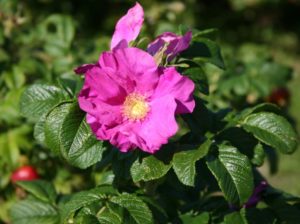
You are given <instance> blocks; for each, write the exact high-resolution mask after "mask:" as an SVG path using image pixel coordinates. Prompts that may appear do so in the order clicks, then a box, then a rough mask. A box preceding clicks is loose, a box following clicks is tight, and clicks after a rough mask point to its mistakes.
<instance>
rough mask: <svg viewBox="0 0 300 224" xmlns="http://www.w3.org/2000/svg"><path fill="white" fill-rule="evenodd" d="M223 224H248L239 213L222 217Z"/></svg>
mask: <svg viewBox="0 0 300 224" xmlns="http://www.w3.org/2000/svg"><path fill="white" fill-rule="evenodd" d="M224 223H225V224H233V223H238V224H248V222H247V219H246V218H245V217H244V216H242V215H241V214H240V213H239V212H233V213H230V214H228V215H226V216H225V217H224Z"/></svg>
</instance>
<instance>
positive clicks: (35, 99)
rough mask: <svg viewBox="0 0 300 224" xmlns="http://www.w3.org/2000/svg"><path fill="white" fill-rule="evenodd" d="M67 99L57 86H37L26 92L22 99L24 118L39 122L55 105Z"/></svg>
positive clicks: (21, 106) (21, 105)
mask: <svg viewBox="0 0 300 224" xmlns="http://www.w3.org/2000/svg"><path fill="white" fill-rule="evenodd" d="M64 99H66V97H65V95H64V93H63V91H62V90H61V89H59V88H57V87H56V86H50V85H44V84H35V85H32V86H30V87H29V88H28V89H26V90H25V91H24V93H23V94H22V96H21V99H20V109H21V113H22V115H23V116H25V117H27V118H28V119H32V120H38V119H39V118H40V117H41V116H42V115H45V114H46V113H47V112H48V111H49V110H50V109H52V108H53V107H54V106H55V105H57V104H58V103H60V102H61V101H63V100H64Z"/></svg>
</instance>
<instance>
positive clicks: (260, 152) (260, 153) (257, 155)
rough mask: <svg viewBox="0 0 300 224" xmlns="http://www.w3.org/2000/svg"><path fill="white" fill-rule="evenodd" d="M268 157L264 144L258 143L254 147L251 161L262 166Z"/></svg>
mask: <svg viewBox="0 0 300 224" xmlns="http://www.w3.org/2000/svg"><path fill="white" fill-rule="evenodd" d="M265 157H266V154H265V150H264V147H263V145H262V144H260V143H258V144H257V145H256V146H255V148H254V154H253V158H252V159H251V162H252V163H253V164H254V165H256V166H262V165H263V164H264V159H265Z"/></svg>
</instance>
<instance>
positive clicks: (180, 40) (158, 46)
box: [147, 31, 192, 61]
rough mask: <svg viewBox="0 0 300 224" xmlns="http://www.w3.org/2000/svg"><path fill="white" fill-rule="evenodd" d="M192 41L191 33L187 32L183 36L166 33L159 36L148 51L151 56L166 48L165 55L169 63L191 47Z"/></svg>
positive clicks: (149, 46)
mask: <svg viewBox="0 0 300 224" xmlns="http://www.w3.org/2000/svg"><path fill="white" fill-rule="evenodd" d="M191 40H192V32H191V31H189V32H187V33H186V34H185V35H183V36H178V35H176V34H175V33H171V32H166V33H163V34H162V35H160V36H158V37H157V38H156V39H155V40H154V41H153V42H152V43H150V44H149V45H148V49H147V51H148V52H149V53H150V54H151V55H155V54H156V53H157V52H159V51H160V50H162V49H163V48H164V47H165V46H166V50H165V52H164V54H165V55H167V59H168V61H172V60H173V59H174V58H175V57H176V56H177V55H178V54H179V53H180V52H182V51H184V50H186V49H187V48H188V47H189V46H190V42H191Z"/></svg>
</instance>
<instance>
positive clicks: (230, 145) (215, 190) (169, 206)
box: [0, 3, 300, 224]
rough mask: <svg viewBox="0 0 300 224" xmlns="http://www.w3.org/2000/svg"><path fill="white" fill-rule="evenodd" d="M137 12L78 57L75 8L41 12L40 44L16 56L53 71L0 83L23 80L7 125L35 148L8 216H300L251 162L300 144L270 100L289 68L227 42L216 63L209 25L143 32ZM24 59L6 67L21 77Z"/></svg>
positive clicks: (210, 219)
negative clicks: (31, 169) (67, 13)
mask: <svg viewBox="0 0 300 224" xmlns="http://www.w3.org/2000/svg"><path fill="white" fill-rule="evenodd" d="M144 20H145V18H144V10H143V8H142V6H141V5H140V4H139V3H136V4H135V5H134V6H133V7H132V8H130V9H129V10H128V11H127V13H126V14H125V15H124V16H123V17H121V19H120V20H119V21H118V22H117V23H116V26H115V31H114V33H113V35H112V38H111V41H110V40H109V41H107V42H110V44H106V45H105V46H106V48H105V47H103V46H101V47H100V46H99V48H97V47H96V48H95V49H96V50H94V52H93V53H92V54H88V53H84V54H83V56H82V55H81V56H79V55H80V54H79V53H78V49H80V48H79V47H78V48H76V47H74V45H75V41H74V33H75V25H74V22H73V21H72V19H71V18H70V17H64V16H60V15H53V16H50V17H48V18H46V19H45V20H44V21H42V22H40V24H39V26H38V28H37V30H36V32H37V33H36V34H35V35H34V34H32V38H36V39H37V40H40V41H41V43H42V44H40V45H39V43H38V42H36V43H34V46H31V47H32V49H34V50H35V51H34V52H35V53H36V54H33V56H32V57H33V58H29V59H26V60H28V61H25V62H23V63H25V64H30V63H31V65H32V67H31V68H27V70H24V71H26V73H28V74H30V72H32V73H33V74H36V73H37V71H44V72H45V74H46V75H45V77H47V78H44V79H43V80H42V81H41V80H40V79H39V78H36V79H34V78H32V80H28V82H27V83H30V85H26V87H25V81H24V83H23V84H24V85H23V84H19V82H20V83H22V82H23V81H22V78H19V79H20V80H21V81H20V80H19V82H17V83H13V82H11V81H6V83H5V85H6V87H5V88H10V86H9V85H10V83H12V85H17V86H18V85H20V86H19V87H20V89H19V90H18V100H19V101H20V111H21V114H22V116H23V117H24V118H25V119H26V123H25V124H24V125H23V126H21V125H20V124H23V122H24V121H25V119H24V118H22V117H18V115H15V116H16V117H13V118H14V119H12V120H14V122H15V124H18V126H17V127H18V128H17V131H15V132H12V133H15V135H19V136H22V138H18V139H19V141H21V143H20V145H22V144H23V145H25V146H22V147H24V148H25V150H29V149H30V148H33V147H34V148H35V150H32V151H30V153H28V154H27V155H28V157H30V158H31V160H32V161H31V162H30V164H34V165H35V166H38V167H39V168H40V169H39V175H38V174H37V173H35V176H34V177H38V176H39V177H40V178H39V179H37V178H31V179H35V180H31V181H30V180H29V179H27V180H25V179H24V180H23V181H22V180H21V181H19V180H20V179H18V180H17V179H16V178H15V175H13V176H12V179H13V181H14V182H15V183H14V184H15V185H17V186H18V187H20V188H22V189H23V190H24V191H26V192H27V196H26V198H25V199H22V200H20V199H17V198H15V196H14V195H13V193H11V192H10V191H9V190H3V192H5V196H4V197H3V198H5V199H7V201H10V202H11V204H12V205H11V204H9V205H7V206H8V207H10V209H9V218H7V219H8V220H11V222H12V223H15V224H23V223H31V224H35V223H36V224H40V223H49V224H50V223H51V224H56V223H88V224H90V223H116V224H117V223H137V224H146V223H230V224H231V223H297V220H299V218H300V217H299V204H300V200H299V198H298V197H296V196H293V195H290V194H287V193H285V192H283V191H281V190H279V189H276V188H274V187H272V186H271V184H269V183H268V182H267V180H266V179H265V178H264V177H263V175H262V174H261V173H260V170H259V169H258V167H260V166H262V165H263V163H264V161H265V158H268V160H269V162H270V164H271V166H272V164H274V163H273V161H272V155H274V154H276V153H281V154H291V153H293V152H294V151H295V150H296V148H297V145H298V136H297V134H296V132H295V129H294V127H293V125H292V124H291V123H290V121H289V119H288V118H287V114H286V111H282V109H281V108H280V107H278V106H276V105H274V104H272V103H270V102H264V101H266V99H267V96H268V95H269V94H270V93H271V92H272V90H273V89H274V88H275V87H279V86H282V84H283V83H285V82H286V81H288V80H289V79H290V78H291V75H290V73H291V69H290V68H288V67H286V66H283V65H280V64H277V63H275V62H273V61H270V60H269V59H267V58H264V57H262V58H259V57H253V58H250V59H249V57H248V58H247V57H242V56H241V57H239V58H238V59H236V58H234V54H232V52H227V51H226V47H225V53H226V60H225V62H224V59H223V57H222V54H221V49H220V47H219V44H218V43H217V42H216V40H215V38H214V36H215V34H216V30H214V29H207V30H196V29H191V28H185V27H184V26H180V28H179V29H178V32H177V33H175V32H169V31H168V32H164V33H159V34H158V35H157V36H156V37H155V38H154V39H150V40H143V37H144V35H145V34H144V33H143V32H141V29H142V26H143V23H144ZM53 24H54V27H55V28H53V27H52V26H50V25H53ZM51 27H52V28H53V30H54V31H55V32H54V31H53V30H52V28H51ZM77 28H78V29H81V28H80V27H77ZM140 32H141V33H140ZM51 35H52V36H51ZM23 42H24V43H26V38H25V39H24V40H23ZM145 42H146V43H145ZM81 44H86V45H88V44H89V43H85V42H82V43H80V44H79V45H81ZM108 46H110V48H108ZM41 49H42V50H41ZM240 54H241V55H243V54H242V53H240ZM35 57H36V58H35ZM97 57H99V59H98V58H97ZM37 59H38V60H45V61H44V63H42V64H43V66H37V65H35V64H34V63H35V62H36V60H37ZM24 60H25V59H24ZM30 60H32V61H30ZM228 61H229V62H228ZM80 63H84V64H83V65H81V66H78V65H79V64H80ZM21 64H22V63H21V61H18V63H17V64H15V65H13V67H12V69H11V73H12V74H16V75H15V76H16V77H19V74H20V73H19V72H18V68H19V66H20V67H21ZM225 65H226V66H225ZM266 65H267V66H266ZM76 66H77V67H76ZM29 67H30V66H29ZM21 68H23V67H21ZM240 68H242V69H240ZM253 68H258V70H261V69H263V71H264V72H263V74H261V73H256V72H254V71H253ZM24 69H25V68H24ZM73 69H74V72H73V71H72V70H73ZM255 71H256V70H255ZM273 71H276V72H278V73H276V74H274V73H273ZM61 72H62V75H60V73H61ZM43 74H44V73H43ZM21 77H23V76H22V75H21ZM272 77H273V78H272ZM274 77H276V78H274ZM5 80H9V79H8V78H6V79H5ZM270 80H272V82H271V81H270ZM279 84H280V85H279ZM11 88H13V89H16V88H15V86H11ZM15 92H17V91H15ZM8 97H9V96H8ZM272 102H273V101H272ZM11 116H14V115H13V114H12V115H11ZM10 125H11V126H9V127H13V128H12V130H14V128H15V127H14V126H13V123H12V124H10ZM32 125H33V130H31V127H32ZM31 131H32V132H33V134H34V138H35V141H34V142H27V141H26V139H27V138H26V136H27V135H28V134H29V133H31ZM9 136H11V135H9ZM24 139H25V140H24ZM16 145H18V144H17V143H16ZM33 145H34V146H33ZM14 148H16V147H14ZM20 151H21V150H15V152H17V153H16V154H18V159H19V160H20V158H19V154H20ZM21 152H22V151H21ZM7 158H10V156H7ZM3 161H4V160H3ZM1 162H2V160H1ZM17 163H18V162H17V161H16V162H14V163H12V164H11V167H10V168H9V169H11V170H14V169H15V168H17V167H18V166H17ZM23 163H24V164H28V163H29V162H28V161H27V157H26V159H25V162H24V161H23ZM0 165H1V166H2V163H0ZM3 167H8V166H7V165H6V164H5V163H3ZM8 173H9V172H8ZM49 180H51V181H49ZM8 182H9V178H8V181H6V182H5V183H4V182H3V189H6V187H7V186H9V185H8V184H9V183H8ZM1 200H3V199H2V196H1V197H0V202H1Z"/></svg>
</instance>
